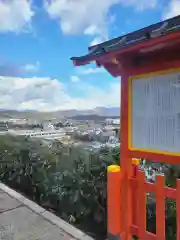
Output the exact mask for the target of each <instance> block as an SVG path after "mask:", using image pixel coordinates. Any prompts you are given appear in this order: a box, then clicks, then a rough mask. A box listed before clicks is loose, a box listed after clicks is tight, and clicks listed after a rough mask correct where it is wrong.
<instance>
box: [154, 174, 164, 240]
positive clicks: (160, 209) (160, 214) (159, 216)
mask: <svg viewBox="0 0 180 240" xmlns="http://www.w3.org/2000/svg"><path fill="white" fill-rule="evenodd" d="M165 219H166V216H165V194H164V176H160V175H158V176H156V236H157V239H158V240H165Z"/></svg>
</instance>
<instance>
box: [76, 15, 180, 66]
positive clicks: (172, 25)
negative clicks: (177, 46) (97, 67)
mask: <svg viewBox="0 0 180 240" xmlns="http://www.w3.org/2000/svg"><path fill="white" fill-rule="evenodd" d="M177 31H180V16H177V17H174V18H171V19H168V20H165V21H162V22H159V23H156V24H153V25H150V26H148V27H145V28H143V29H140V30H138V31H135V32H132V33H128V34H126V35H123V36H120V37H117V38H114V39H112V40H109V41H106V42H103V43H101V44H98V45H94V46H91V47H89V48H88V50H89V53H88V54H86V55H84V56H80V57H72V58H71V60H72V61H73V63H74V65H76V66H80V65H85V64H88V63H90V62H92V61H96V60H99V59H100V58H102V57H104V56H106V55H107V54H109V53H117V52H118V54H120V53H121V52H122V51H124V50H130V48H131V47H132V46H135V45H138V46H139V47H141V44H142V43H144V42H147V41H151V40H152V39H155V38H160V37H162V36H166V35H169V34H171V33H174V32H177Z"/></svg>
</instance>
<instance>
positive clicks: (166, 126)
mask: <svg viewBox="0 0 180 240" xmlns="http://www.w3.org/2000/svg"><path fill="white" fill-rule="evenodd" d="M129 148H130V149H135V150H138V149H139V150H143V151H151V152H157V151H158V152H161V153H172V154H173V155H176V154H177V155H179V154H180V70H174V71H166V72H159V73H153V74H150V75H144V76H139V77H138V76H135V77H131V78H130V79H129Z"/></svg>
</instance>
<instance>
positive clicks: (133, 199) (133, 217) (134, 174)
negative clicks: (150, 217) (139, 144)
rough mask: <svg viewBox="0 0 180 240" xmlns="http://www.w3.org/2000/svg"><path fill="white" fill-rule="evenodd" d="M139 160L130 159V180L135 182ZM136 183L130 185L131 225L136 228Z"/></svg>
mask: <svg viewBox="0 0 180 240" xmlns="http://www.w3.org/2000/svg"><path fill="white" fill-rule="evenodd" d="M139 164H140V160H139V159H137V158H133V159H132V178H134V179H136V180H137V171H138V169H139ZM137 201H138V198H137V181H133V185H132V224H133V225H135V226H137V217H138V212H137V211H138V209H137Z"/></svg>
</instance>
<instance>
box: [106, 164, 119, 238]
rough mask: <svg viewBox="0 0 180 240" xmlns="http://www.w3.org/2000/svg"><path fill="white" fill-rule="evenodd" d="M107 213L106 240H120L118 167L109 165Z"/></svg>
mask: <svg viewBox="0 0 180 240" xmlns="http://www.w3.org/2000/svg"><path fill="white" fill-rule="evenodd" d="M107 174H108V181H107V211H108V217H107V222H108V239H111V240H118V239H120V232H121V229H120V228H121V223H120V209H121V203H120V186H121V176H120V166H118V165H111V166H109V167H108V170H107Z"/></svg>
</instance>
